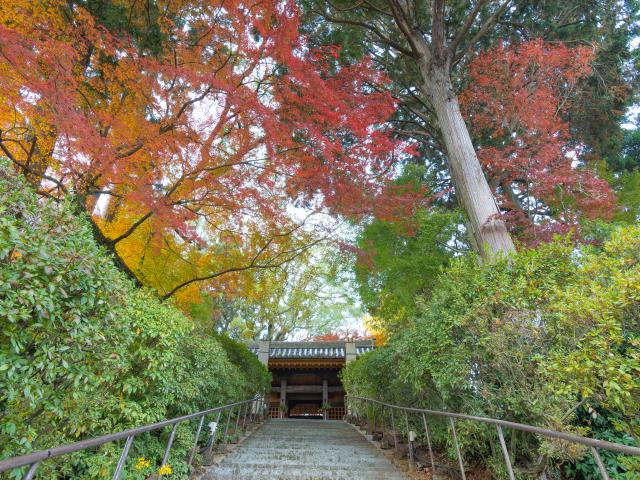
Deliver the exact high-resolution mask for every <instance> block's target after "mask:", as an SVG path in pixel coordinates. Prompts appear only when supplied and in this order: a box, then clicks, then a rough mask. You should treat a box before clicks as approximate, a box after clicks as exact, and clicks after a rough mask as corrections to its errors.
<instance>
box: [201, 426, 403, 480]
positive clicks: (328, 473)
mask: <svg viewBox="0 0 640 480" xmlns="http://www.w3.org/2000/svg"><path fill="white" fill-rule="evenodd" d="M406 478H407V477H406V476H405V475H404V474H403V473H402V472H401V471H400V470H398V469H397V468H396V467H395V466H393V465H392V464H391V462H390V461H389V460H388V459H387V458H386V457H385V456H384V455H383V454H382V453H381V452H380V451H379V450H378V449H377V448H376V447H375V446H373V445H372V444H371V443H370V442H368V441H367V440H366V439H365V438H364V437H363V436H362V435H361V434H360V433H358V432H357V431H356V430H355V429H354V428H353V427H352V426H350V425H348V424H346V423H344V422H340V421H330V420H329V421H322V420H270V421H268V422H267V423H266V424H264V425H262V426H261V427H260V428H259V429H258V430H257V431H255V432H254V433H253V434H252V435H250V436H249V437H248V438H246V439H245V440H244V441H243V442H242V443H241V444H240V445H238V446H237V447H236V448H235V449H234V450H233V451H232V452H231V453H229V454H228V455H227V456H226V457H225V458H224V459H223V460H222V461H221V462H220V464H219V465H214V466H211V467H207V472H206V473H205V474H204V475H203V476H202V477H201V480H231V479H235V480H258V479H259V480H267V479H268V480H329V479H331V480H365V479H366V480H377V479H381V480H382V479H384V480H406Z"/></svg>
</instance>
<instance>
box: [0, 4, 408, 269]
mask: <svg viewBox="0 0 640 480" xmlns="http://www.w3.org/2000/svg"><path fill="white" fill-rule="evenodd" d="M123 5H125V7H126V9H129V10H130V19H131V18H133V19H134V21H135V19H136V18H145V12H144V11H142V10H141V11H138V10H140V9H143V7H142V6H140V5H138V2H134V1H129V2H123ZM158 15H159V17H158V19H156V20H155V26H156V27H157V28H158V29H159V30H160V34H159V37H160V38H162V39H163V40H162V43H161V44H159V45H157V46H156V47H157V48H156V49H155V50H154V49H150V48H149V47H148V46H146V45H144V44H143V42H140V41H138V40H137V39H136V38H134V37H133V36H132V35H129V34H127V32H122V31H113V30H109V29H108V28H106V27H105V25H102V24H101V23H100V20H99V19H98V18H96V17H95V16H93V15H92V14H91V13H90V12H89V11H88V10H87V9H85V8H84V7H83V5H82V4H81V3H80V2H67V1H66V0H52V1H50V2H46V4H45V2H29V1H16V2H4V3H3V4H2V6H0V98H1V99H2V105H1V106H0V149H1V150H2V153H3V154H4V155H6V156H7V157H9V158H10V159H11V161H12V162H13V163H14V165H15V166H16V167H17V168H19V169H20V170H22V171H23V172H24V173H25V174H26V175H27V176H28V177H29V178H30V179H32V180H33V182H34V184H36V185H37V186H38V188H39V190H40V191H41V193H42V194H44V195H48V196H51V197H54V198H60V197H63V196H73V197H74V198H76V200H77V203H78V204H79V205H83V206H84V207H85V208H86V209H88V210H89V212H92V211H93V208H94V205H95V201H96V198H98V197H100V196H102V198H110V202H109V211H108V214H107V215H106V216H105V215H103V216H102V217H101V218H96V217H95V216H94V221H95V222H96V224H97V226H98V227H99V231H101V232H102V234H103V235H104V237H105V238H104V241H105V243H107V244H110V245H111V246H117V245H119V244H120V243H121V242H124V241H126V240H127V238H129V237H131V236H132V235H135V233H136V232H137V231H138V229H140V228H141V226H145V227H146V228H149V229H150V230H151V231H152V232H153V235H152V237H153V238H151V241H152V242H153V243H155V244H157V245H159V246H160V245H163V243H162V242H163V241H166V239H167V237H168V236H169V237H171V238H174V237H176V236H177V238H178V241H177V242H174V244H173V245H172V247H174V248H175V247H176V245H177V244H179V243H180V242H187V244H193V245H196V244H197V243H198V242H204V243H208V244H211V243H212V242H213V243H214V244H218V245H219V244H223V245H227V246H228V247H229V248H230V250H229V251H235V252H239V253H238V254H237V255H235V256H233V259H232V260H233V261H232V262H231V261H229V262H230V263H229V264H227V263H225V262H226V260H224V258H222V257H221V256H218V257H216V258H215V261H214V260H211V261H209V263H206V262H205V265H204V266H199V267H198V268H197V272H196V273H195V274H194V275H193V278H194V279H200V278H202V279H206V278H213V277H214V276H215V275H218V273H219V272H223V271H227V270H229V271H231V270H234V268H235V266H237V265H238V264H241V265H244V266H248V267H252V266H258V265H267V264H278V263H279V262H280V261H284V260H286V259H287V258H288V255H289V256H291V255H295V253H296V252H297V251H298V250H296V249H295V248H293V247H291V245H290V244H289V243H287V242H286V241H285V240H283V239H284V238H285V237H287V236H288V234H289V233H290V232H292V231H295V230H296V228H297V227H299V225H296V222H295V221H293V220H292V219H291V216H290V215H288V214H287V208H289V206H290V205H291V204H292V203H293V204H299V205H304V206H305V207H306V208H308V209H310V210H312V211H326V210H327V209H328V210H329V211H333V212H338V213H342V214H347V215H359V214H363V213H371V212H373V211H374V209H385V211H388V212H393V211H394V207H393V206H394V204H398V205H401V206H402V208H406V202H405V204H402V202H399V201H398V196H397V195H385V194H386V192H387V188H386V187H385V185H387V183H388V180H389V179H390V178H391V177H392V174H393V171H392V168H391V167H392V165H393V164H394V163H395V162H396V161H397V160H398V158H399V157H400V156H402V155H405V154H406V153H405V147H404V146H403V145H402V144H401V143H399V142H397V141H396V140H394V139H393V138H392V136H391V135H390V134H389V132H388V131H387V130H386V129H385V122H386V120H387V119H388V117H389V116H390V115H391V114H392V113H393V112H394V109H395V102H394V100H393V99H392V98H391V96H390V95H389V94H388V93H383V92H381V91H380V90H377V89H375V88H373V87H372V85H379V84H384V83H385V82H386V79H385V78H384V76H383V75H382V74H381V73H380V72H378V71H376V70H375V69H374V68H373V65H372V64H371V62H370V61H369V60H368V59H366V58H365V59H364V60H363V61H361V62H359V63H355V64H353V65H346V66H339V65H338V64H337V62H336V58H335V57H336V50H335V49H334V48H332V47H327V48H324V49H319V50H311V49H309V47H308V45H307V44H306V41H305V39H304V37H302V36H300V34H299V33H298V26H299V25H298V23H299V13H298V9H297V7H296V6H295V4H294V3H293V2H292V1H284V2H279V1H278V2H276V1H274V0H265V1H261V2H258V3H255V2H246V1H244V0H230V1H229V0H225V1H224V2H222V1H213V2H201V1H196V0H182V1H179V2H171V3H168V4H167V5H166V9H164V10H163V11H162V12H160V13H159V14H158ZM390 214H393V213H390ZM145 238H146V237H145ZM232 249H233V250H232ZM114 250H115V251H117V252H120V250H116V249H115V248H114ZM242 259H244V260H242ZM263 259H269V260H268V261H266V260H265V261H264V262H262V263H261V262H260V260H263ZM125 260H126V261H127V263H128V264H129V265H130V266H131V267H132V269H135V264H136V259H134V260H130V259H125ZM190 262H191V263H192V264H195V263H196V262H194V261H192V259H191V260H190ZM243 262H244V263H243ZM214 263H215V265H213V264H214Z"/></svg>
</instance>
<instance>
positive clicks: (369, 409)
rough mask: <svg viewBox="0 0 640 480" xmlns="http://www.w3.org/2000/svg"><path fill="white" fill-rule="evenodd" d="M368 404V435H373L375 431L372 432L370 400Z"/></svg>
mask: <svg viewBox="0 0 640 480" xmlns="http://www.w3.org/2000/svg"><path fill="white" fill-rule="evenodd" d="M366 402H367V434H369V435H372V434H373V430H371V407H370V406H369V400H367V401H366Z"/></svg>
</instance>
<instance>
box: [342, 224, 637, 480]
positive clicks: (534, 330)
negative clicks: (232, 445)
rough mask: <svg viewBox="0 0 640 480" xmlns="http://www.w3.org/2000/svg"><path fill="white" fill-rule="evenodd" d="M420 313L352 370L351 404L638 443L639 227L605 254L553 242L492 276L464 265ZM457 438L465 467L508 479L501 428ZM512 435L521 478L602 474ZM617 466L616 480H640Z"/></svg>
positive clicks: (444, 436) (442, 436)
mask: <svg viewBox="0 0 640 480" xmlns="http://www.w3.org/2000/svg"><path fill="white" fill-rule="evenodd" d="M419 304H420V305H419V308H418V314H417V316H416V318H415V325H414V326H412V327H410V328H408V329H406V330H405V331H403V332H401V333H399V334H397V335H395V336H392V338H391V340H390V341H389V343H388V344H387V345H386V346H384V347H382V348H380V349H378V350H377V351H376V352H373V353H370V354H367V355H365V356H363V357H362V358H360V359H359V360H358V361H356V362H354V363H353V364H350V365H349V366H348V367H347V368H346V370H345V373H344V374H343V379H344V381H345V385H346V389H347V391H348V392H349V393H350V394H355V395H359V394H364V395H370V396H375V394H376V392H378V394H382V395H384V398H385V399H386V400H389V401H395V402H396V403H400V404H404V405H411V406H421V407H425V408H432V409H447V410H450V411H456V412H461V413H466V414H470V415H480V416H489V417H495V418H501V419H505V420H511V421H516V422H521V423H528V424H533V425H538V426H542V427H548V428H552V429H560V430H564V431H571V432H574V433H578V434H587V435H593V436H595V437H599V436H603V438H607V439H609V440H611V435H614V436H616V435H617V438H619V439H620V440H619V441H622V442H629V439H630V438H631V439H633V438H634V437H635V438H637V437H638V434H639V433H640V430H639V428H640V424H639V423H638V415H639V414H640V227H638V226H634V227H628V228H624V229H619V230H617V231H615V232H614V233H613V235H612V236H611V238H610V239H609V240H608V241H607V242H605V244H604V246H603V248H602V249H600V250H596V249H595V248H593V247H586V246H585V247H581V248H580V249H575V248H574V246H573V245H572V244H570V243H569V242H567V241H564V240H557V241H556V242H553V243H551V244H546V245H541V246H540V247H538V248H536V249H531V250H525V249H523V250H522V251H521V252H519V253H518V254H517V255H516V256H514V257H513V258H510V259H509V260H506V259H503V260H499V261H497V262H495V263H493V264H490V265H479V264H478V263H477V261H476V260H475V258H472V257H465V258H459V259H457V260H456V261H454V262H453V264H452V266H451V267H450V268H448V269H447V270H446V271H445V272H444V273H443V275H442V276H441V277H440V279H439V281H438V283H437V285H436V287H435V289H434V290H433V292H432V295H431V296H430V297H429V300H427V301H425V300H423V301H421V302H419ZM605 415H606V416H607V418H608V419H609V420H608V421H607V422H606V423H607V426H606V429H605V430H603V428H604V427H602V425H601V423H599V420H600V418H601V417H603V416H605ZM445 427H446V425H438V424H437V422H436V425H435V427H434V437H435V441H436V443H437V444H438V445H439V446H440V448H441V449H442V450H443V451H446V452H448V454H449V455H450V456H451V458H452V459H453V458H454V455H455V453H454V449H453V446H452V443H451V438H450V434H449V433H448V432H447V430H446V428H445ZM458 435H459V438H460V440H461V444H462V449H463V453H464V455H465V459H466V460H467V461H469V462H470V463H472V464H473V463H475V464H476V465H478V466H480V467H484V468H488V469H489V470H492V471H493V473H494V474H495V475H498V476H500V475H502V474H503V473H504V471H503V470H502V468H503V467H502V463H503V462H502V459H501V457H500V455H501V453H500V450H499V449H497V450H496V448H495V445H496V443H495V442H496V437H495V429H492V428H490V427H486V426H483V425H481V424H478V423H472V422H464V421H461V422H459V426H458ZM507 436H508V438H507V441H508V442H509V445H510V449H511V453H512V457H514V458H515V459H516V461H517V462H518V463H519V465H520V467H521V468H520V472H521V473H522V475H524V476H526V475H525V473H524V472H529V474H530V475H531V476H535V475H536V474H535V472H540V471H543V470H544V471H546V473H547V474H548V475H552V474H553V472H554V471H556V472H560V470H559V468H560V467H559V466H560V465H562V464H571V465H581V467H580V468H581V469H582V470H581V473H582V474H583V475H585V473H584V469H585V468H586V469H589V468H591V467H593V468H595V464H594V465H592V466H591V467H585V465H586V464H585V463H584V462H585V461H586V462H587V463H588V461H587V460H582V458H583V455H584V453H585V450H584V449H582V448H572V447H569V446H567V445H566V444H559V443H557V442H549V441H541V440H540V439H538V438H535V437H534V436H531V435H526V434H515V435H513V434H512V433H511V432H508V434H507ZM612 456H613V457H614V458H616V459H618V460H616V462H613V461H612V462H610V463H611V464H613V463H615V465H616V467H615V469H614V470H613V471H612V474H613V475H614V476H615V475H616V474H618V475H633V473H631V472H637V471H638V470H636V468H637V467H634V466H633V465H632V461H631V460H630V459H628V458H624V457H623V456H618V455H612ZM585 458H586V457H585ZM590 471H591V470H590ZM592 471H593V472H594V473H596V472H597V470H593V469H592ZM558 474H559V473H558ZM620 478H623V477H620Z"/></svg>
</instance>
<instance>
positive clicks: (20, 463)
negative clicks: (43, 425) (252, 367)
mask: <svg viewBox="0 0 640 480" xmlns="http://www.w3.org/2000/svg"><path fill="white" fill-rule="evenodd" d="M265 405H266V403H265V400H264V397H261V396H256V397H254V398H251V399H248V400H242V401H240V402H235V403H230V404H228V405H223V406H220V407H215V408H209V409H207V410H202V411H200V412H196V413H191V414H189V415H183V416H181V417H176V418H172V419H170V420H163V421H161V422H157V423H152V424H149V425H144V426H142V427H137V428H130V429H128V430H124V431H121V432H116V433H111V434H108V435H102V436H100V437H95V438H90V439H87V440H82V441H80V442H75V443H70V444H67V445H61V446H59V447H54V448H50V449H47V450H40V451H37V452H33V453H29V454H27V455H21V456H18V457H12V458H8V459H6V460H0V473H1V472H5V471H8V470H13V469H16V468H20V467H24V466H27V465H28V466H29V470H28V471H27V473H26V474H25V476H24V477H23V480H32V479H33V477H34V475H35V473H36V470H37V468H38V466H39V465H40V463H41V462H42V461H44V460H48V459H50V458H55V457H60V456H62V455H67V454H70V453H73V452H78V451H80V450H87V449H89V448H93V447H98V446H100V445H104V444H106V443H110V442H115V441H117V440H123V439H126V442H125V445H124V448H123V450H122V454H121V455H120V459H119V460H118V464H117V466H116V469H115V472H114V475H113V480H119V479H120V476H121V474H122V470H123V469H124V465H125V462H126V460H127V456H128V454H129V449H130V448H131V445H132V444H133V440H134V438H135V437H136V436H137V435H140V434H142V433H147V432H151V431H154V430H159V429H161V428H164V427H167V426H171V425H172V426H173V429H172V431H171V435H170V436H169V440H168V442H167V447H166V449H165V453H164V457H163V460H162V465H165V464H166V463H167V460H168V459H169V452H170V451H171V446H172V445H173V440H174V438H175V434H176V429H177V427H178V425H179V424H181V423H182V422H186V421H188V420H192V419H195V418H199V419H200V423H199V424H198V429H197V432H196V436H195V440H194V442H193V447H192V449H191V453H190V455H189V460H188V465H191V463H192V462H193V457H194V455H195V451H196V448H197V447H198V440H199V438H200V433H201V432H202V426H203V424H204V419H205V417H206V416H207V415H210V414H213V413H218V415H217V420H216V423H217V422H218V421H219V420H220V415H221V414H222V412H224V411H226V410H228V411H229V415H228V418H227V424H226V427H225V431H224V437H225V438H226V434H227V429H228V427H229V420H230V419H231V413H232V411H233V409H234V408H236V407H238V412H237V418H236V426H238V425H239V422H240V412H241V409H242V408H244V419H243V421H242V427H243V428H246V419H247V415H248V414H249V413H252V414H253V412H254V411H261V412H262V416H264V412H265ZM249 406H250V407H251V408H249ZM257 407H260V409H259V410H258V408H257ZM158 478H161V476H159V477H158Z"/></svg>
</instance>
